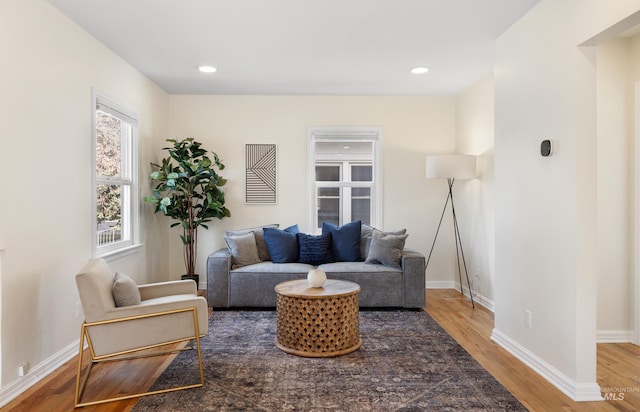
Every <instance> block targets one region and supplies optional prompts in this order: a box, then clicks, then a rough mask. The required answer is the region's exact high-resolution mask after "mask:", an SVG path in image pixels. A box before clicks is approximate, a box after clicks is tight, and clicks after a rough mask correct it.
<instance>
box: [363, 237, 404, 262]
mask: <svg viewBox="0 0 640 412" xmlns="http://www.w3.org/2000/svg"><path fill="white" fill-rule="evenodd" d="M408 236H409V235H407V234H404V235H392V234H387V233H384V232H381V231H379V230H374V231H373V236H372V238H371V247H370V248H369V253H368V255H367V260H366V261H365V263H379V264H382V265H385V266H390V267H393V268H397V269H402V266H401V265H400V258H401V256H402V250H403V249H404V243H405V241H406V240H407V237H408Z"/></svg>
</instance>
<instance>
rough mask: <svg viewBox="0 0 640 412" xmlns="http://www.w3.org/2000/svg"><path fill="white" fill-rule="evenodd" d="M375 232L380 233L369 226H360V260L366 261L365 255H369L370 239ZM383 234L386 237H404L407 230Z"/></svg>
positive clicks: (364, 224)
mask: <svg viewBox="0 0 640 412" xmlns="http://www.w3.org/2000/svg"><path fill="white" fill-rule="evenodd" d="M376 230H378V231H380V230H379V229H376V228H375V227H372V226H369V225H367V224H366V223H363V224H362V227H361V230H360V235H361V239H360V257H361V259H362V260H367V255H368V254H369V249H370V247H371V239H372V238H373V232H374V231H376ZM384 233H385V234H387V235H404V234H405V233H407V229H400V230H393V231H390V232H384Z"/></svg>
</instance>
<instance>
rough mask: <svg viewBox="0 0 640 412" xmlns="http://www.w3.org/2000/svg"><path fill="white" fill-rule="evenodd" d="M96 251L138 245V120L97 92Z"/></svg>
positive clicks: (118, 250) (95, 123)
mask: <svg viewBox="0 0 640 412" xmlns="http://www.w3.org/2000/svg"><path fill="white" fill-rule="evenodd" d="M93 101H94V106H93V109H94V110H93V126H94V127H93V162H92V163H93V176H94V179H93V199H92V200H93V205H94V208H93V210H94V220H93V243H94V244H93V250H94V255H96V256H105V255H109V254H113V253H117V252H120V251H122V250H127V249H129V248H131V247H132V246H134V245H135V244H136V243H138V206H137V204H138V195H137V193H138V189H137V186H138V183H137V177H138V176H137V170H138V157H137V140H138V117H137V115H136V114H135V113H133V112H131V111H130V110H128V109H126V108H124V107H122V106H121V105H119V104H118V103H116V102H114V101H112V100H110V99H108V98H107V97H105V96H103V95H101V94H99V93H97V92H95V93H94V99H93Z"/></svg>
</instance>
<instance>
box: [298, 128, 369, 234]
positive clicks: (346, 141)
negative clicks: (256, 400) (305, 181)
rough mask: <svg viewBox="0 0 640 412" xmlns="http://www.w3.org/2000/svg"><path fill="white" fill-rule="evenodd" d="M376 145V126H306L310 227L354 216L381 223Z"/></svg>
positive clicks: (343, 222) (365, 220) (318, 226)
mask: <svg viewBox="0 0 640 412" xmlns="http://www.w3.org/2000/svg"><path fill="white" fill-rule="evenodd" d="M379 146H380V131H379V129H377V128H371V129H366V128H365V129H363V128H348V129H339V130H334V129H325V128H314V129H310V130H309V163H310V164H311V165H312V167H313V171H312V172H311V173H310V174H311V176H312V177H311V179H312V183H311V184H310V195H309V198H310V204H311V211H310V224H311V227H312V228H314V229H315V230H316V231H318V230H319V229H320V228H321V227H322V222H327V223H331V224H334V225H338V226H339V225H343V224H345V223H349V222H352V221H355V220H361V221H362V222H363V223H367V224H370V225H373V226H379V225H380V220H381V218H380V216H381V210H380V209H381V207H380V205H381V202H380V200H381V199H380V195H379V193H380V191H381V189H380V164H379V163H380V162H379V160H378V153H379Z"/></svg>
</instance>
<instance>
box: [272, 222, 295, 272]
mask: <svg viewBox="0 0 640 412" xmlns="http://www.w3.org/2000/svg"><path fill="white" fill-rule="evenodd" d="M263 232H264V242H265V243H266V244H267V249H269V255H271V261H272V262H273V263H292V262H297V261H298V239H297V238H296V233H298V232H299V229H298V225H293V226H289V227H288V228H286V229H285V230H280V229H276V228H271V227H265V228H264V229H263Z"/></svg>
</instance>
